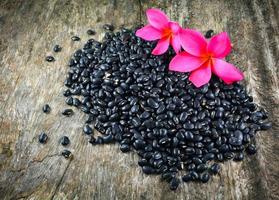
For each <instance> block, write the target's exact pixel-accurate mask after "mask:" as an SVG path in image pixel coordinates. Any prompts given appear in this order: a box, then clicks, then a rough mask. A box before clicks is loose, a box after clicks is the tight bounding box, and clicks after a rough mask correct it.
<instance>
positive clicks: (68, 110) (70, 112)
mask: <svg viewBox="0 0 279 200" xmlns="http://www.w3.org/2000/svg"><path fill="white" fill-rule="evenodd" d="M73 114H74V111H73V110H72V109H65V110H63V111H62V115H65V116H67V117H69V116H72V115H73Z"/></svg>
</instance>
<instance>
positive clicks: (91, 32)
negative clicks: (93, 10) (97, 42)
mask: <svg viewBox="0 0 279 200" xmlns="http://www.w3.org/2000/svg"><path fill="white" fill-rule="evenodd" d="M86 33H87V34H88V35H95V34H96V31H94V30H92V29H88V30H87V31H86Z"/></svg>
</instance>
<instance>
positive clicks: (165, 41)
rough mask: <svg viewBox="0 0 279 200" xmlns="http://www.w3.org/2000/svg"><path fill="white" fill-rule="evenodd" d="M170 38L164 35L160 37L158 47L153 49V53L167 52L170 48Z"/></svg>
mask: <svg viewBox="0 0 279 200" xmlns="http://www.w3.org/2000/svg"><path fill="white" fill-rule="evenodd" d="M169 43H170V38H169V37H164V38H162V39H160V40H159V41H158V43H157V45H156V47H155V48H154V49H153V51H152V54H153V55H161V54H163V53H165V52H166V51H167V50H168V48H169Z"/></svg>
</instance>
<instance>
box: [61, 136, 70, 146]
mask: <svg viewBox="0 0 279 200" xmlns="http://www.w3.org/2000/svg"><path fill="white" fill-rule="evenodd" d="M60 143H61V144H62V145H63V146H67V145H68V144H70V139H69V138H68V137H67V136H63V137H62V138H61V139H60Z"/></svg>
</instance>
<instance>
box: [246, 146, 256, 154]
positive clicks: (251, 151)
mask: <svg viewBox="0 0 279 200" xmlns="http://www.w3.org/2000/svg"><path fill="white" fill-rule="evenodd" d="M246 152H247V153H248V154H250V155H253V154H255V153H257V148H256V146H255V145H253V144H249V145H248V146H247V148H246Z"/></svg>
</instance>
